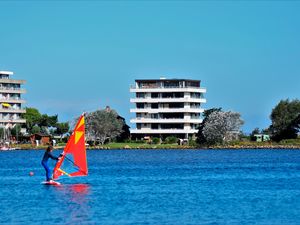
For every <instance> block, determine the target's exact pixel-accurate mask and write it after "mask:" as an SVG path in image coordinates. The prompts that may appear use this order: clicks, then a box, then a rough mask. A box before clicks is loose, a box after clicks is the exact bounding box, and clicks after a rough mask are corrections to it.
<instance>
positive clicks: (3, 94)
mask: <svg viewBox="0 0 300 225" xmlns="http://www.w3.org/2000/svg"><path fill="white" fill-rule="evenodd" d="M11 75H13V72H10V71H0V127H3V128H8V127H9V128H12V127H13V126H14V125H15V124H21V123H26V120H25V119H22V118H21V114H22V113H25V112H26V110H24V109H22V104H24V103H25V101H24V100H23V99H22V98H21V94H24V93H26V91H25V90H24V89H22V88H21V85H22V84H25V80H14V79H11V77H10V76H11Z"/></svg>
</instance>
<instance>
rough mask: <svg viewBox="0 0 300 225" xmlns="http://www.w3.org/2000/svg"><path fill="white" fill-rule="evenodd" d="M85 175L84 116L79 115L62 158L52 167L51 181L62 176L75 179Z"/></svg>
mask: <svg viewBox="0 0 300 225" xmlns="http://www.w3.org/2000/svg"><path fill="white" fill-rule="evenodd" d="M87 174H88V168H87V160H86V149H85V123H84V116H83V115H81V116H80V118H79V120H78V122H77V124H76V126H75V129H74V131H73V133H72V135H71V136H70V139H69V141H68V143H67V145H66V147H65V149H64V151H63V156H62V157H61V158H60V160H58V162H57V163H56V165H55V167H54V171H53V179H57V178H59V177H60V176H62V175H67V176H69V177H75V176H86V175H87Z"/></svg>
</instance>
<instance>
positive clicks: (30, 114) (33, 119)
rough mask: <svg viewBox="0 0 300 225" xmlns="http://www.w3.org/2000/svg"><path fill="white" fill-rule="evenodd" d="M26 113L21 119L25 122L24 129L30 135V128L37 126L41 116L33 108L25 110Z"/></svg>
mask: <svg viewBox="0 0 300 225" xmlns="http://www.w3.org/2000/svg"><path fill="white" fill-rule="evenodd" d="M25 109H26V113H24V114H22V118H24V119H25V120H26V124H25V126H26V129H27V131H28V132H29V133H32V131H31V130H32V128H33V127H34V126H36V125H38V124H39V122H40V120H41V118H42V115H41V114H40V112H39V111H38V110H37V109H35V108H25Z"/></svg>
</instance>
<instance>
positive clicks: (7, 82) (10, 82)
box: [0, 79, 26, 84]
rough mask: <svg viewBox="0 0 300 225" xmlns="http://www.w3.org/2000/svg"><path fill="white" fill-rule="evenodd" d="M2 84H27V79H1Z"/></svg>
mask: <svg viewBox="0 0 300 225" xmlns="http://www.w3.org/2000/svg"><path fill="white" fill-rule="evenodd" d="M0 83H2V84H25V83H26V81H25V80H14V79H0Z"/></svg>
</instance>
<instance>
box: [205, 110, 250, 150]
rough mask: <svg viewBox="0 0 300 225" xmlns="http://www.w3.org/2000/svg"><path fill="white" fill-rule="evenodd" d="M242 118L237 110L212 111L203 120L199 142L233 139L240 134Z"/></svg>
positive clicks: (213, 142)
mask: <svg viewBox="0 0 300 225" xmlns="http://www.w3.org/2000/svg"><path fill="white" fill-rule="evenodd" d="M243 123H244V122H243V120H241V118H240V114H239V113H237V112H231V111H229V112H222V111H221V110H214V111H212V112H211V113H210V114H209V115H208V116H207V117H206V118H205V120H204V123H203V124H202V129H201V130H199V133H200V132H201V135H199V136H200V137H202V140H201V142H200V144H207V145H212V144H221V143H224V142H227V141H231V140H235V139H237V138H238V136H239V134H240V128H241V126H242V125H243Z"/></svg>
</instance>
